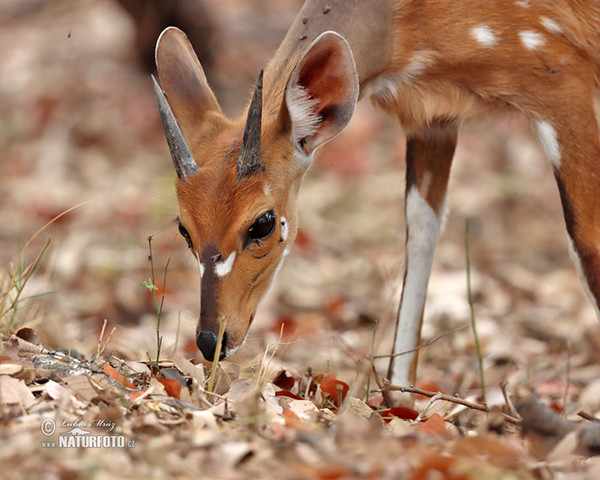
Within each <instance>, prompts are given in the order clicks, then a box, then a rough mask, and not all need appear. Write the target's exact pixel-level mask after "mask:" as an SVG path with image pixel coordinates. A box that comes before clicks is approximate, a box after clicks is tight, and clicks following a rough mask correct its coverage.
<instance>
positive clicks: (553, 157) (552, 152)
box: [535, 120, 561, 170]
mask: <svg viewBox="0 0 600 480" xmlns="http://www.w3.org/2000/svg"><path fill="white" fill-rule="evenodd" d="M535 126H536V128H537V134H538V138H539V139H540V143H541V144H542V148H543V149H544V152H546V156H547V157H548V160H550V163H551V164H552V167H553V168H554V169H555V170H558V169H559V168H560V161H561V153H560V145H559V144H558V138H557V135H556V130H555V129H554V127H553V126H552V125H550V124H549V123H548V122H546V121H544V120H539V121H537V122H535Z"/></svg>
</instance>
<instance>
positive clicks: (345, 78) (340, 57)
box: [285, 32, 359, 156]
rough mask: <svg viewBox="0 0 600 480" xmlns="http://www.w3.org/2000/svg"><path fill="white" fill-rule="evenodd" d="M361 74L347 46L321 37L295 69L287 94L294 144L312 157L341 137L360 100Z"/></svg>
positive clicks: (325, 35)
mask: <svg viewBox="0 0 600 480" xmlns="http://www.w3.org/2000/svg"><path fill="white" fill-rule="evenodd" d="M358 90H359V84H358V74H357V72H356V65H355V63H354V57H353V56H352V51H351V50H350V46H349V45H348V42H346V40H345V39H344V38H343V37H342V36H341V35H339V34H338V33H335V32H325V33H322V34H321V35H320V36H319V37H318V38H317V39H315V41H314V42H313V43H312V44H311V45H310V46H309V47H308V49H307V50H306V52H305V53H304V55H302V57H301V58H300V60H299V61H298V63H297V64H296V67H295V68H294V70H293V72H292V74H291V76H290V79H289V81H288V84H287V87H286V90H285V102H286V107H287V114H288V115H289V122H290V126H291V135H292V141H293V142H294V143H295V144H296V146H297V147H298V148H299V149H300V150H302V151H303V152H304V154H305V155H307V156H310V155H312V154H313V153H314V151H315V150H316V149H317V148H319V147H320V146H321V145H323V144H325V143H327V142H328V141H329V140H331V139H332V138H334V137H335V136H336V135H337V134H338V133H340V132H341V131H342V130H343V129H344V127H345V126H346V125H347V124H348V122H349V121H350V118H351V117H352V114H353V113H354V107H355V106H356V101H357V99H358Z"/></svg>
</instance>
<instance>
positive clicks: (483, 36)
mask: <svg viewBox="0 0 600 480" xmlns="http://www.w3.org/2000/svg"><path fill="white" fill-rule="evenodd" d="M471 36H472V37H473V38H474V39H475V40H477V41H478V42H479V43H481V44H482V45H485V46H486V47H493V46H494V45H496V44H497V43H498V38H496V35H494V32H493V31H492V29H491V28H490V27H488V26H487V25H482V26H480V27H474V28H472V29H471Z"/></svg>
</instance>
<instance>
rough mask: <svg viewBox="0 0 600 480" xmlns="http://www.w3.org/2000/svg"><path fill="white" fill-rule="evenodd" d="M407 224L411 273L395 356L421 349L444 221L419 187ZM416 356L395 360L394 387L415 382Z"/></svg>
mask: <svg viewBox="0 0 600 480" xmlns="http://www.w3.org/2000/svg"><path fill="white" fill-rule="evenodd" d="M406 223H407V225H408V239H407V242H406V254H407V259H406V262H407V271H406V276H405V281H404V285H403V288H402V304H401V309H400V318H399V322H398V326H397V329H398V331H397V332H396V343H395V345H394V352H395V353H401V352H405V351H408V350H411V349H413V348H415V347H416V346H417V345H416V342H417V338H418V337H419V328H420V320H421V312H422V311H423V304H424V302H425V295H426V293H427V283H428V282H429V275H430V273H431V267H432V265H433V253H434V251H435V246H436V244H437V239H438V236H439V233H440V219H439V218H438V217H437V215H436V214H435V212H434V210H433V209H432V208H431V207H430V206H429V204H428V203H427V202H426V201H425V199H424V198H423V197H422V196H421V194H420V193H419V191H418V189H417V188H416V187H412V188H411V190H410V191H409V193H408V195H407V197H406ZM415 357H416V352H412V353H408V354H406V355H401V356H399V357H396V358H395V359H394V367H393V372H392V378H390V381H391V382H392V384H394V385H408V384H409V383H410V382H411V381H412V380H411V378H409V377H410V374H411V366H412V363H413V362H414V360H415Z"/></svg>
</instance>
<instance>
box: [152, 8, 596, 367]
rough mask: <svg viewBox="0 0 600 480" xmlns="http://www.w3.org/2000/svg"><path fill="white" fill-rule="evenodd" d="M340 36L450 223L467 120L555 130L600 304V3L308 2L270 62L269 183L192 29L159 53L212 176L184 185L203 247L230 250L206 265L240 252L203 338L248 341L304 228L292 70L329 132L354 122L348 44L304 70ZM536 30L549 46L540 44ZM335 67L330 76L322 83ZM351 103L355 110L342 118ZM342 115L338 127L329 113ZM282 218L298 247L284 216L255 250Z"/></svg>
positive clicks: (418, 181)
mask: <svg viewBox="0 0 600 480" xmlns="http://www.w3.org/2000/svg"><path fill="white" fill-rule="evenodd" d="M325 5H327V7H328V8H326V9H325V8H324V7H325ZM544 19H545V20H544ZM544 22H546V25H544ZM477 27H480V28H481V27H485V28H487V29H489V31H490V32H492V34H493V38H492V39H491V40H489V42H488V43H487V44H486V39H485V38H484V39H483V40H482V39H481V38H479V39H477V38H476V35H475V34H474V31H473V29H474V28H477ZM329 30H332V31H335V32H338V33H339V34H341V35H342V36H343V37H344V38H345V39H346V40H347V42H348V44H349V46H350V48H351V50H352V53H353V56H354V61H355V65H356V72H357V75H358V82H359V84H360V95H361V96H369V97H371V99H372V101H373V102H374V103H375V104H376V105H378V106H379V107H381V108H382V109H383V110H385V111H387V112H389V113H390V114H392V115H394V116H396V117H397V118H398V119H399V120H400V122H401V124H402V126H403V127H404V128H405V130H406V131H407V133H408V135H409V147H410V149H411V151H412V152H413V155H412V157H414V158H413V160H412V163H411V165H409V173H410V175H408V178H407V182H408V186H409V187H410V186H416V187H417V189H418V191H419V194H420V195H421V196H422V197H423V198H424V199H425V200H426V201H427V202H428V204H429V205H430V206H431V207H432V209H433V210H434V212H435V213H436V214H437V215H440V214H441V208H442V205H443V203H444V199H445V192H446V185H447V180H448V176H449V172H450V165H451V161H452V154H453V150H454V146H455V142H456V129H457V127H458V125H459V124H461V123H462V122H464V121H467V120H471V119H475V118H480V117H485V116H489V115H491V114H495V113H497V112H503V111H508V110H516V111H520V112H522V113H524V114H525V115H527V116H528V118H530V119H531V120H532V121H533V122H536V121H540V122H547V123H548V125H550V126H551V127H552V128H553V132H556V137H557V138H556V141H557V142H558V145H559V147H560V162H559V164H558V163H557V164H556V165H554V166H555V174H556V177H557V181H558V184H559V189H560V192H561V198H562V201H563V206H564V211H565V219H566V221H567V228H568V231H569V234H570V236H571V238H572V239H573V242H574V245H575V251H576V253H577V254H578V255H579V259H580V260H581V262H582V268H583V273H584V274H585V279H586V281H587V285H588V286H589V288H590V290H591V293H592V296H593V298H595V299H596V303H598V300H599V299H600V209H598V208H596V204H597V202H598V199H599V198H600V167H599V166H598V165H599V162H600V139H599V136H598V123H597V121H596V112H595V111H594V105H593V98H594V96H596V95H597V91H598V87H599V81H600V80H599V79H600V2H599V1H598V0H486V1H482V0H328V1H327V2H324V0H308V1H307V2H306V3H305V4H304V6H303V7H302V10H301V11H300V13H299V15H298V17H297V19H296V20H295V21H294V23H293V25H292V26H291V28H290V30H289V32H288V34H287V35H286V37H285V38H284V40H283V42H282V44H281V46H280V48H279V49H278V51H277V52H276V54H275V56H274V57H273V59H272V60H271V62H270V63H269V65H268V66H267V67H266V69H265V73H264V93H263V95H264V107H263V129H262V145H263V152H262V156H263V164H264V167H265V170H264V172H263V173H261V174H257V175H251V176H249V177H247V178H244V179H241V180H237V179H236V172H235V168H236V161H237V157H238V155H239V149H240V144H241V137H242V132H243V129H244V123H245V115H244V116H243V117H241V118H240V119H238V120H236V121H230V120H228V119H226V118H225V117H224V116H223V114H222V113H221V111H220V109H219V107H218V104H217V102H216V100H215V99H214V96H213V94H212V92H211V91H210V89H209V87H208V85H206V79H205V78H204V74H203V73H202V69H201V67H200V65H199V63H198V62H197V60H196V59H195V56H194V54H193V51H192V50H191V47H189V45H188V44H187V41H186V40H185V36H184V35H183V34H182V33H181V32H179V33H178V32H176V31H173V30H171V31H169V30H167V31H166V33H165V34H164V35H163V36H164V38H163V37H161V40H160V41H159V44H158V47H157V64H158V69H159V73H160V78H161V83H162V86H163V89H164V90H165V92H166V93H167V95H168V101H169V103H170V105H171V108H172V109H173V111H174V114H175V116H176V117H177V119H178V121H179V123H180V124H181V127H182V130H183V132H184V135H185V137H186V139H187V141H188V145H189V147H190V150H191V151H192V153H193V155H194V158H195V159H196V161H197V163H198V165H199V167H200V171H199V172H198V174H196V175H193V176H190V177H187V178H184V179H182V180H178V182H177V195H178V200H179V205H180V209H181V215H180V218H181V223H182V225H184V226H185V228H186V229H187V230H188V232H189V234H190V236H191V238H192V241H193V244H194V247H193V248H194V250H195V254H197V255H200V254H201V252H203V249H204V248H205V247H206V246H207V245H210V246H211V247H210V248H211V250H210V251H211V252H212V251H213V246H214V248H215V249H216V250H214V251H217V252H218V254H215V255H205V257H206V258H205V260H204V262H205V263H207V262H208V263H210V262H211V260H210V258H208V257H211V258H212V257H213V256H215V257H216V258H219V259H224V258H226V257H227V256H228V255H229V254H230V253H231V252H236V253H237V257H236V260H235V263H234V266H233V270H232V272H231V273H230V274H228V275H225V276H223V277H222V278H218V279H217V278H216V276H214V278H212V281H211V289H213V290H211V293H210V295H211V298H212V297H213V296H214V298H215V299H216V300H215V301H216V302H217V305H216V306H214V312H215V313H214V315H212V318H210V319H208V318H206V319H203V320H202V321H203V322H204V326H202V325H200V324H199V326H198V328H199V331H200V330H201V329H202V328H208V329H210V330H215V328H216V327H215V322H216V321H217V320H219V319H226V320H227V322H228V323H227V327H226V328H227V332H228V345H227V347H228V348H229V349H232V348H235V347H237V346H239V344H240V343H241V342H242V340H243V338H244V337H245V335H246V333H247V330H248V327H249V325H250V322H251V320H252V318H253V316H254V312H255V309H256V306H257V305H258V303H259V301H260V299H261V298H262V296H263V295H264V293H265V292H266V290H267V289H268V286H269V285H270V283H271V279H272V277H273V274H274V272H275V270H276V269H277V266H278V265H279V263H280V261H281V259H282V257H283V254H284V253H283V252H284V250H285V249H286V248H289V245H290V244H291V242H292V241H293V239H294V237H295V235H296V231H297V220H296V207H295V202H296V194H297V191H298V188H299V187H300V183H301V181H302V177H303V175H304V172H305V170H306V168H307V166H308V163H307V158H308V157H307V158H305V159H301V158H300V157H301V155H300V154H299V153H298V152H299V150H298V148H297V146H296V145H293V144H292V143H291V141H290V134H291V131H292V125H291V122H290V112H289V111H288V108H287V106H286V101H285V92H286V88H287V86H288V81H289V79H290V78H294V77H293V75H295V73H293V72H296V73H297V77H298V78H300V80H301V84H302V85H303V86H305V87H306V86H307V85H308V84H310V91H311V94H312V95H314V97H315V98H316V100H318V102H317V103H318V107H317V108H318V112H317V113H319V114H320V115H322V120H323V121H322V124H320V125H319V128H320V129H324V126H327V128H331V132H330V133H331V134H333V135H335V134H336V133H337V131H339V129H340V128H342V127H343V126H344V125H345V122H346V121H347V118H346V117H348V116H349V115H348V113H349V112H350V113H351V108H353V103H352V102H353V101H354V99H353V98H352V95H353V93H352V92H353V86H352V85H353V81H354V80H353V78H352V72H353V71H354V67H353V66H352V65H351V64H352V60H351V59H350V58H349V57H348V55H347V53H345V47H344V45H343V42H340V41H339V40H337V39H336V37H329V38H330V39H329V40H327V41H328V42H329V43H330V45H329V44H325V43H323V44H320V47H319V48H321V50H320V51H319V53H318V54H316V53H315V54H313V56H312V57H311V58H310V59H309V60H308V61H307V63H305V64H304V66H303V67H302V69H301V70H300V71H297V70H296V68H297V67H296V66H297V64H298V62H299V61H300V62H304V57H303V55H304V54H305V52H306V51H307V48H308V46H309V45H311V44H312V43H313V42H314V40H315V39H316V38H317V37H319V35H320V34H322V33H323V32H325V31H329ZM523 32H526V33H525V34H524V33H523ZM523 35H525V36H526V37H527V36H528V37H529V38H530V39H531V38H532V37H533V39H534V40H537V41H538V44H537V45H535V44H534V45H531V44H530V48H528V47H527V45H526V44H525V43H526V42H525V40H524V39H523V38H522V36H523ZM530 41H531V40H530ZM301 59H302V60H301ZM338 65H339V67H340V68H341V69H342V70H340V69H339V68H337V66H338ZM322 66H325V67H324V68H331V70H330V72H329V73H326V74H323V72H322V70H321V68H322ZM335 72H337V76H338V77H339V78H337V79H335V81H334V80H333V77H335ZM340 72H342V73H340ZM330 73H331V75H330ZM306 88H308V87H306ZM317 97H318V98H317ZM344 102H346V103H347V104H346V106H345V107H344V108H346V110H344V112H345V113H344V115H342V116H341V117H340V116H336V115H335V112H338V113H339V110H340V108H341V107H343V106H344ZM348 108H350V110H348ZM331 111H334V115H333V116H332V117H331V118H329V117H327V116H324V115H325V113H324V112H331ZM328 122H329V123H328ZM330 133H327V134H323V133H322V132H320V133H319V134H318V135H317V137H315V138H316V140H315V138H313V137H311V138H307V139H304V140H303V145H304V147H303V148H304V150H305V151H304V153H305V154H306V155H307V156H310V154H312V151H313V150H314V149H315V148H318V146H319V145H320V144H321V143H323V142H324V141H327V140H328V139H329V138H330V137H331V135H330ZM319 135H321V136H322V138H319ZM313 140H314V141H313ZM306 142H308V143H306ZM311 142H312V143H311ZM299 155H300V156H299ZM412 157H411V158H412ZM269 209H274V210H275V211H276V213H277V216H278V220H279V219H281V218H283V217H285V218H286V220H287V221H288V227H289V236H288V238H287V240H286V241H282V237H281V233H282V232H281V225H280V224H279V223H278V224H277V226H276V232H275V234H274V235H273V236H271V237H269V238H268V239H266V240H265V241H264V242H263V243H261V244H254V245H252V246H251V247H249V248H244V246H243V244H242V239H243V238H244V234H245V232H247V230H248V228H249V227H250V226H251V225H252V223H253V222H254V221H255V220H256V219H257V218H258V216H260V215H261V214H263V213H264V212H265V211H266V210H269ZM409 228H410V226H409ZM410 255H411V252H407V256H408V258H409V259H410ZM214 261H215V262H216V261H217V260H214ZM214 289H216V290H214ZM215 292H216V293H215ZM424 295H425V293H424V292H423V301H424ZM212 310H213V308H212V307H211V311H212ZM410 321H411V322H416V321H419V320H418V319H410ZM415 361H416V360H415ZM413 367H414V363H413Z"/></svg>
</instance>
